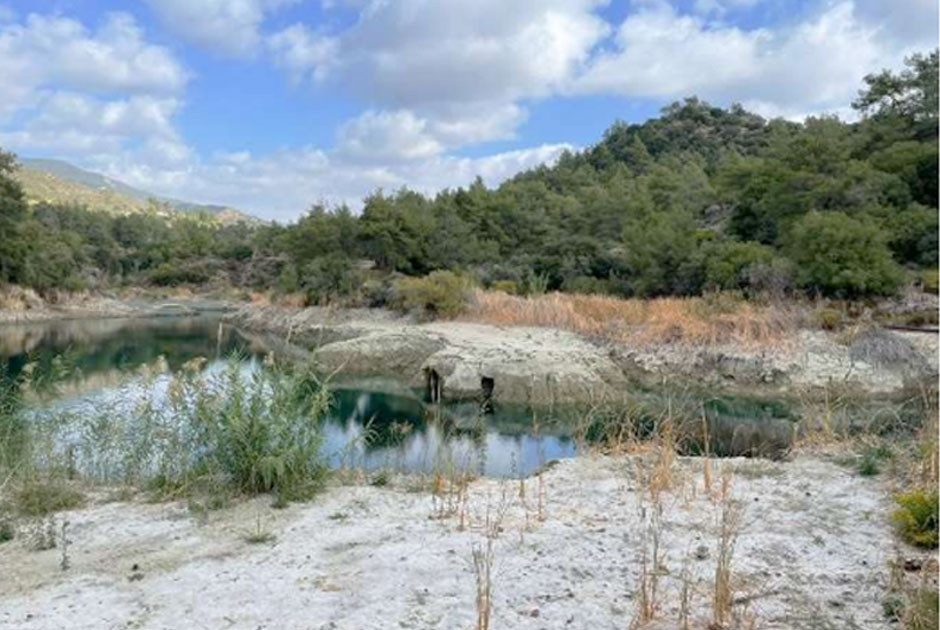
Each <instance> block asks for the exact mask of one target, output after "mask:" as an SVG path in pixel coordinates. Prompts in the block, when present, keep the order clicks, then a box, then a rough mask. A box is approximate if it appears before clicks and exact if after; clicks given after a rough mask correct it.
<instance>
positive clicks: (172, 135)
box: [0, 91, 189, 164]
mask: <svg viewBox="0 0 940 630" xmlns="http://www.w3.org/2000/svg"><path fill="white" fill-rule="evenodd" d="M179 107H180V102H179V100H177V99H175V98H172V97H166V98H155V97H153V96H148V95H139V96H131V97H129V98H127V99H118V100H101V99H96V98H93V97H90V96H87V95H85V94H81V93H77V92H66V91H58V92H46V93H44V94H42V95H40V96H39V97H38V104H37V107H36V109H35V110H33V111H31V112H30V115H28V116H26V120H25V122H24V123H23V124H21V125H19V126H18V127H17V129H16V130H15V131H0V145H3V146H6V147H9V148H13V149H16V150H18V151H24V152H36V151H41V152H43V153H51V154H57V155H80V156H82V157H84V158H85V159H95V158H96V156H102V155H107V154H111V153H118V152H121V151H122V150H123V149H124V147H125V145H127V144H128V143H129V142H132V141H134V140H138V139H142V144H143V146H142V153H143V154H144V155H146V156H147V157H149V158H150V159H152V160H153V159H155V158H160V159H159V161H160V163H163V164H167V163H178V162H179V161H181V160H184V159H185V158H186V157H187V156H188V153H189V151H188V149H187V148H186V147H185V145H184V144H183V142H182V140H181V139H180V138H179V136H178V135H177V132H176V130H175V129H174V127H173V124H172V121H171V119H172V117H173V115H174V114H175V113H176V112H177V110H178V109H179Z"/></svg>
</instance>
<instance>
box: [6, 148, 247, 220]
mask: <svg viewBox="0 0 940 630" xmlns="http://www.w3.org/2000/svg"><path fill="white" fill-rule="evenodd" d="M19 163H20V167H19V168H18V169H16V172H15V177H16V179H17V180H18V181H19V183H20V185H21V186H22V187H23V191H24V192H25V194H26V198H27V200H28V201H29V202H30V203H34V204H35V203H52V204H73V205H79V206H83V207H85V208H88V209H90V210H99V211H102V212H109V213H112V214H126V213H128V212H147V211H151V212H156V213H164V214H168V213H173V212H185V213H189V214H203V215H206V216H207V217H210V218H213V219H216V220H218V221H220V222H222V223H236V222H238V221H245V222H248V223H257V222H258V219H257V218H255V217H253V216H251V215H249V214H247V213H245V212H242V211H241V210H237V209H235V208H229V207H227V206H219V205H212V204H199V203H192V202H188V201H180V200H178V199H171V198H167V197H159V196H157V195H154V194H153V193H150V192H147V191H145V190H140V189H138V188H134V187H132V186H128V185H127V184H125V183H124V182H121V181H118V180H116V179H114V178H111V177H106V176H104V175H101V174H100V173H95V172H92V171H86V170H84V169H81V168H78V167H77V166H75V165H73V164H70V163H68V162H64V161H62V160H49V159H34V158H32V159H31V158H20V159H19Z"/></svg>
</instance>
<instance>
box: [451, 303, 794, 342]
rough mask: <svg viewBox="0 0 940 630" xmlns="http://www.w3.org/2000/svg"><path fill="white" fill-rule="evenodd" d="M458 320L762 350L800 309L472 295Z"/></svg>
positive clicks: (789, 327)
mask: <svg viewBox="0 0 940 630" xmlns="http://www.w3.org/2000/svg"><path fill="white" fill-rule="evenodd" d="M463 318H464V319H467V320H470V321H474V322H481V323H487V324H494V325H502V326H544V327H551V328H561V329H564V330H570V331H573V332H577V333H581V334H584V335H588V336H593V337H600V338H603V339H607V340H610V341H619V342H629V343H644V344H649V343H662V342H683V343H688V344H693V345H694V344H714V343H725V342H734V343H738V344H742V345H767V344H775V343H781V342H782V341H784V340H785V338H786V337H787V335H788V334H790V333H792V332H793V330H794V329H795V328H797V327H798V326H799V325H800V324H801V323H802V322H803V320H804V315H803V310H802V309H800V308H799V307H788V308H784V307H780V306H764V305H759V304H755V303H753V302H748V301H745V300H741V299H736V298H733V297H729V296H722V295H713V296H706V297H697V298H657V299H652V300H640V299H620V298H615V297H609V296H602V295H577V294H563V293H551V294H547V295H542V296H538V297H518V296H514V295H509V294H507V293H502V292H499V291H477V292H476V293H475V295H474V300H473V304H472V306H471V307H470V310H469V311H468V312H467V313H466V314H465V315H464V316H463Z"/></svg>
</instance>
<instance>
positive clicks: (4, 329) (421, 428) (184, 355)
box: [0, 316, 576, 477]
mask: <svg viewBox="0 0 940 630" xmlns="http://www.w3.org/2000/svg"><path fill="white" fill-rule="evenodd" d="M267 351H268V348H267V347H265V346H264V345H262V344H260V343H259V342H258V341H256V340H254V339H253V338H246V337H244V336H242V335H240V334H239V333H238V331H237V330H234V329H233V328H231V327H229V326H221V328H220V319H219V318H218V316H200V317H177V318H160V319H124V320H121V319H112V320H81V321H70V322H56V323H43V324H28V325H15V326H0V366H2V367H3V368H4V369H5V375H6V378H15V377H16V376H18V375H20V374H22V372H23V370H24V369H28V370H30V371H32V372H33V374H34V376H36V375H38V376H39V379H37V380H38V381H40V382H42V381H43V380H46V381H54V383H55V388H54V391H55V394H56V395H55V398H54V400H52V401H48V400H44V398H43V397H42V396H33V397H32V398H30V403H31V404H32V405H33V406H34V410H33V414H32V416H33V418H34V419H36V421H39V420H38V418H39V415H40V414H46V415H48V414H50V413H57V412H62V411H66V412H68V413H69V414H71V415H72V416H73V417H77V416H81V415H82V414H83V413H85V414H86V415H87V416H89V417H90V416H93V415H94V413H95V411H96V410H100V409H108V410H115V412H116V413H122V414H128V415H132V414H134V413H135V410H136V409H137V408H138V406H139V405H141V404H144V403H146V404H154V405H160V404H163V401H164V399H165V396H166V391H167V387H168V385H169V382H170V380H171V375H172V374H173V373H175V372H177V371H178V370H180V369H181V367H182V366H183V365H184V364H186V363H187V362H188V361H191V360H193V359H194V358H197V357H210V358H211V359H212V360H210V361H208V362H207V363H206V364H205V366H203V368H202V369H203V370H204V371H206V372H207V373H210V374H211V373H218V372H221V371H223V370H224V369H226V367H227V366H228V365H229V363H230V361H232V360H237V361H239V363H240V364H241V365H240V369H242V370H244V371H245V372H247V373H250V372H251V371H252V370H255V369H257V368H258V365H259V362H260V360H261V357H262V356H263V355H264V354H266V353H267ZM236 354H237V355H238V356H239V357H241V358H238V359H235V358H233V357H234V356H235V355H236ZM27 366H29V367H27ZM421 394H422V393H421V392H415V391H411V390H408V389H407V388H404V387H402V386H401V385H400V384H396V383H392V382H386V383H382V382H374V381H371V382H365V383H361V384H357V383H356V382H355V381H353V382H348V381H346V382H342V383H339V384H338V385H337V386H336V389H335V391H334V395H333V404H332V407H331V410H330V413H329V415H328V417H327V418H325V419H324V420H323V425H322V428H323V436H324V452H325V454H326V456H327V457H328V460H329V462H330V464H331V465H332V466H334V467H340V466H346V467H362V468H366V469H378V468H392V469H395V470H402V471H421V472H431V471H433V470H435V469H437V468H440V467H442V466H459V467H461V468H464V469H470V470H473V471H475V472H477V473H478V474H481V475H486V476H500V477H503V476H519V475H527V474H529V473H531V472H532V471H533V470H535V469H536V468H538V467H539V466H540V465H541V464H543V463H544V462H546V461H549V460H551V459H558V458H562V457H571V456H573V455H575V452H576V449H575V444H574V441H573V440H572V438H571V437H570V433H569V432H568V431H566V430H565V429H564V427H563V426H561V425H558V426H553V427H549V426H548V425H549V424H550V423H547V422H546V423H544V424H545V425H546V428H544V429H542V431H541V433H540V434H539V435H538V436H536V435H534V432H533V430H532V422H531V415H530V414H529V413H528V412H527V410H525V409H522V408H511V407H505V408H497V410H496V412H495V413H489V414H484V413H482V412H481V411H482V410H481V409H480V407H479V405H477V404H475V403H462V404H444V405H429V404H426V403H425V402H424V401H423V400H422V395H421ZM64 434H65V435H68V432H67V431H66V432H65V433H64ZM98 466H99V464H96V467H98ZM101 472H102V471H100V470H98V471H96V473H101Z"/></svg>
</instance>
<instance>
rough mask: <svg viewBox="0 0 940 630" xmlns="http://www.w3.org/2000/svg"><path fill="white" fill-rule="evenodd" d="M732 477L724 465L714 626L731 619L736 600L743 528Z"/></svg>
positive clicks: (716, 565)
mask: <svg viewBox="0 0 940 630" xmlns="http://www.w3.org/2000/svg"><path fill="white" fill-rule="evenodd" d="M731 483H732V476H731V470H730V468H727V467H726V468H724V470H723V471H722V478H721V497H720V501H721V503H720V508H721V516H720V519H719V527H718V553H717V561H716V564H715V592H714V597H713V608H712V615H713V616H712V627H716V628H723V627H725V623H726V622H727V621H728V620H729V619H730V617H731V613H732V610H731V609H732V605H733V602H734V591H733V590H732V585H731V570H732V563H733V560H734V547H735V543H736V542H737V538H738V531H739V530H740V527H741V507H740V504H738V503H737V502H736V501H735V500H734V499H733V498H732V494H731Z"/></svg>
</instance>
